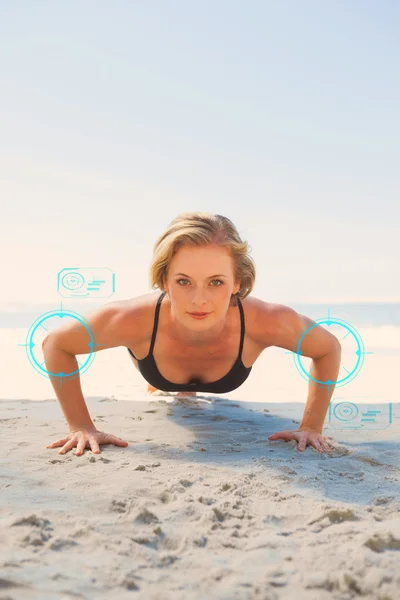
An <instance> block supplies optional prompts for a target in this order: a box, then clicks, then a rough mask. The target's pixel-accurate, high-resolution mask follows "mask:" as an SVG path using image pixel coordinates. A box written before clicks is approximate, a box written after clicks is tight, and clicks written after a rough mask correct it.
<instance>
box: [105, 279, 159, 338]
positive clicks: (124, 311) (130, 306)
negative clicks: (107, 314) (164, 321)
mask: <svg viewBox="0 0 400 600" xmlns="http://www.w3.org/2000/svg"><path fill="white" fill-rule="evenodd" d="M161 293H162V292H161V291H160V290H156V291H154V292H148V293H146V294H141V295H139V296H134V297H133V298H127V299H124V300H117V301H115V302H113V303H112V304H113V305H114V308H115V310H116V311H117V312H118V313H119V316H120V319H119V323H120V327H121V329H123V330H124V331H125V333H126V336H127V345H128V343H130V344H132V343H140V342H141V341H143V340H145V339H147V337H148V335H149V331H151V329H152V327H153V320H154V310H155V306H156V303H157V300H158V298H159V297H160V295H161Z"/></svg>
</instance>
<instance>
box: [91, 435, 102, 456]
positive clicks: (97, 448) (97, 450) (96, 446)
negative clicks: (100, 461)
mask: <svg viewBox="0 0 400 600" xmlns="http://www.w3.org/2000/svg"><path fill="white" fill-rule="evenodd" d="M89 444H90V448H91V449H92V452H93V454H101V451H100V446H99V444H98V443H97V440H95V439H94V438H89Z"/></svg>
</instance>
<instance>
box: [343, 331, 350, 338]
mask: <svg viewBox="0 0 400 600" xmlns="http://www.w3.org/2000/svg"><path fill="white" fill-rule="evenodd" d="M350 333H351V331H348V332H347V333H346V335H345V336H344V338H343V339H344V340H345V339H346V338H347V336H348V335H350Z"/></svg>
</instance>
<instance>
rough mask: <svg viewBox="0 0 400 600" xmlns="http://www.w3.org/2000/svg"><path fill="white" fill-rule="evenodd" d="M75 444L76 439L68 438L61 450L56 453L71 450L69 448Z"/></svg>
mask: <svg viewBox="0 0 400 600" xmlns="http://www.w3.org/2000/svg"><path fill="white" fill-rule="evenodd" d="M75 445H76V439H75V438H72V439H71V440H69V442H67V443H66V444H65V445H64V446H63V447H62V448H61V450H59V451H58V454H65V452H68V450H71V448H73V447H74V446H75Z"/></svg>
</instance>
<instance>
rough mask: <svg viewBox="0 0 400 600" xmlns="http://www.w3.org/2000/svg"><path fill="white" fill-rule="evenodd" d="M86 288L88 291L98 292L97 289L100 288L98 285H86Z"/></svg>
mask: <svg viewBox="0 0 400 600" xmlns="http://www.w3.org/2000/svg"><path fill="white" fill-rule="evenodd" d="M88 290H89V291H90V292H98V291H99V290H100V288H99V287H90V286H89V285H88Z"/></svg>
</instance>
